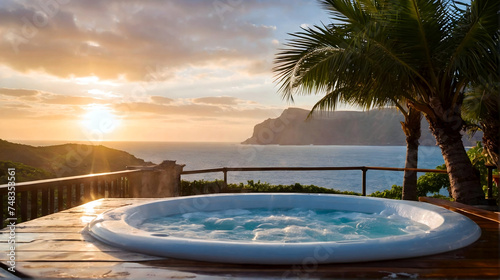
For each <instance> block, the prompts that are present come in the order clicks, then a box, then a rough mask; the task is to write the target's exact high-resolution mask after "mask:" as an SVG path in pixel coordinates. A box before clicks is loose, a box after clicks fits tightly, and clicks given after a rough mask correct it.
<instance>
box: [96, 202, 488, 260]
mask: <svg viewBox="0 0 500 280" xmlns="http://www.w3.org/2000/svg"><path fill="white" fill-rule="evenodd" d="M295 208H301V209H314V210H320V211H330V210H338V211H349V212H358V213H367V214H373V213H374V214H377V213H384V215H393V216H397V217H400V218H403V219H409V220H411V221H412V222H415V223H419V224H421V225H422V226H423V227H425V228H426V229H425V230H423V231H419V232H416V233H408V234H403V235H393V236H384V237H380V238H357V239H346V240H335V241H314V240H313V241H309V242H294V243H284V242H263V241H259V240H257V241H255V240H239V241H238V240H216V239H215V240H211V239H204V238H186V237H182V236H171V235H170V234H168V233H161V232H160V233H158V232H156V231H146V230H144V229H141V227H142V224H143V223H144V222H145V221H149V220H151V219H154V218H157V217H165V216H173V215H179V214H188V213H194V212H206V213H207V215H210V213H212V212H213V211H223V210H228V209H295ZM87 229H88V231H89V233H90V234H91V235H92V236H93V237H95V238H97V239H98V240H100V241H102V242H104V243H107V244H110V245H112V246H116V247H120V248H123V249H125V250H129V251H134V252H140V253H145V254H151V255H157V256H164V257H171V258H179V259H189V260H197V261H210V262H225V263H240V264H301V263H304V262H312V263H347V262H364V261H375V260H387V259H399V258H409V257H418V256H424V255H431V254H437V253H442V252H446V251H450V250H455V249H458V248H462V247H465V246H468V245H470V244H471V243H473V242H475V241H476V240H477V239H478V238H479V237H480V235H481V230H480V228H479V227H478V226H477V225H476V224H475V223H474V222H473V221H471V220H470V219H468V218H467V217H465V216H463V215H460V214H458V213H455V212H452V211H449V210H446V209H444V208H442V207H438V206H435V205H431V204H427V203H421V202H415V201H399V200H389V199H380V198H371V197H357V196H346V195H331V194H261V193H258V194H217V195H202V196H188V197H177V198H168V199H161V200H157V201H154V202H150V203H145V204H141V205H132V206H127V207H122V208H117V209H114V210H110V211H107V212H105V213H103V214H102V215H100V216H99V217H97V218H96V219H95V220H93V221H92V222H91V223H90V224H89V225H88V227H87Z"/></svg>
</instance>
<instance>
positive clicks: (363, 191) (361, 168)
mask: <svg viewBox="0 0 500 280" xmlns="http://www.w3.org/2000/svg"><path fill="white" fill-rule="evenodd" d="M336 170H337V171H338V170H341V171H345V170H359V171H362V172H363V173H362V181H361V194H362V195H363V196H365V195H366V172H367V171H368V170H379V171H416V172H435V173H448V172H447V171H446V170H439V169H420V168H398V167H378V166H335V167H332V166H330V167H328V166H320V167H222V168H212V169H199V170H187V171H183V172H181V175H189V174H200V173H212V172H222V173H223V174H224V185H225V186H227V173H228V172H229V171H336Z"/></svg>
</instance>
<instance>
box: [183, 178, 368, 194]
mask: <svg viewBox="0 0 500 280" xmlns="http://www.w3.org/2000/svg"><path fill="white" fill-rule="evenodd" d="M235 192H237V193H240V192H243V193H246V192H264V193H271V192H274V193H330V194H347V195H361V194H359V193H356V192H351V191H339V190H334V189H327V188H323V187H318V186H315V185H302V184H299V183H295V184H291V185H271V184H269V183H266V182H261V181H257V182H255V181H253V180H250V181H247V183H246V184H243V183H239V184H228V185H227V187H224V182H223V181H220V180H216V181H205V180H200V181H192V182H191V181H184V180H183V181H182V182H181V191H180V195H196V194H211V193H235Z"/></svg>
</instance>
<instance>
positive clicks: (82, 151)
mask: <svg viewBox="0 0 500 280" xmlns="http://www.w3.org/2000/svg"><path fill="white" fill-rule="evenodd" d="M0 163H1V165H0V166H1V167H2V172H3V171H4V170H5V169H6V168H9V167H15V168H16V171H17V172H16V173H17V178H16V181H17V182H22V181H30V180H38V179H47V178H55V177H67V176H77V175H85V174H91V173H103V172H112V171H119V170H125V169H126V168H127V166H131V165H150V164H151V163H150V162H145V161H144V160H142V159H139V158H136V157H135V156H133V155H131V154H129V153H127V152H124V151H120V150H115V149H111V148H108V147H105V146H102V145H99V146H96V145H84V144H64V145H55V146H44V147H35V146H29V145H23V144H16V143H12V142H8V141H5V140H0ZM11 165H12V166H11ZM1 175H2V174H1V173H0V179H3V177H1Z"/></svg>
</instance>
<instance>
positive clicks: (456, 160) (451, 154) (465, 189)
mask: <svg viewBox="0 0 500 280" xmlns="http://www.w3.org/2000/svg"><path fill="white" fill-rule="evenodd" d="M450 111H451V110H447V111H446V112H447V114H444V113H441V114H439V115H438V114H435V115H434V116H435V117H434V118H431V117H429V116H428V115H426V118H427V120H428V121H429V127H430V129H431V131H432V134H433V135H434V136H435V137H436V141H437V144H438V145H439V147H440V148H441V153H442V154H443V158H444V162H445V164H446V170H447V171H448V176H449V178H450V186H451V193H452V196H453V198H454V199H455V201H457V202H460V203H465V204H470V205H475V204H483V203H484V192H483V190H482V188H481V184H480V182H479V172H478V171H477V170H476V169H474V167H473V166H472V163H471V162H470V159H469V157H468V156H467V153H466V152H465V148H464V144H463V142H462V134H461V133H460V131H461V128H462V122H463V121H462V118H461V116H460V110H455V111H454V112H451V113H450ZM435 112H436V111H435ZM457 112H458V113H457Z"/></svg>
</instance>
